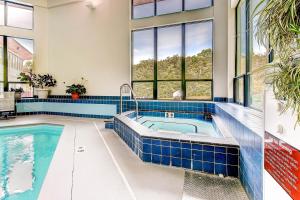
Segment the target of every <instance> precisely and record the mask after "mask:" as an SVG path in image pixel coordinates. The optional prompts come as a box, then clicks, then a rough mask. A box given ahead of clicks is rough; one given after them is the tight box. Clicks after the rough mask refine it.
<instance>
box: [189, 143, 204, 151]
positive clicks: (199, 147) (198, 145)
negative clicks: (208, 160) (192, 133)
mask: <svg viewBox="0 0 300 200" xmlns="http://www.w3.org/2000/svg"><path fill="white" fill-rule="evenodd" d="M192 148H193V149H195V150H202V149H203V145H200V144H192Z"/></svg>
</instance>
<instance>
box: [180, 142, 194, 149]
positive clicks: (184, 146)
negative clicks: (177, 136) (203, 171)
mask: <svg viewBox="0 0 300 200" xmlns="http://www.w3.org/2000/svg"><path fill="white" fill-rule="evenodd" d="M181 147H182V148H186V149H191V148H192V144H191V143H182V145H181Z"/></svg>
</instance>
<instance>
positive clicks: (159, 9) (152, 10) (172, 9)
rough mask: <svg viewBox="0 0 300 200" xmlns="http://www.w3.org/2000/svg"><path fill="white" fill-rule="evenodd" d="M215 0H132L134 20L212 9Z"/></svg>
mask: <svg viewBox="0 0 300 200" xmlns="http://www.w3.org/2000/svg"><path fill="white" fill-rule="evenodd" d="M212 5H213V0H132V18H133V19H139V18H144V17H152V16H156V15H165V14H170V13H176V12H181V11H184V10H195V9H201V8H207V7H211V6H212Z"/></svg>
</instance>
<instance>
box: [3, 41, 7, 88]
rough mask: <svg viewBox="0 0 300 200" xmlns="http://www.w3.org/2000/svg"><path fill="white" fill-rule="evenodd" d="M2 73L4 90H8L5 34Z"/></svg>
mask: <svg viewBox="0 0 300 200" xmlns="http://www.w3.org/2000/svg"><path fill="white" fill-rule="evenodd" d="M3 75H4V77H3V78H4V79H3V81H4V85H3V86H4V87H3V88H4V91H5V92H7V91H8V47H7V36H3Z"/></svg>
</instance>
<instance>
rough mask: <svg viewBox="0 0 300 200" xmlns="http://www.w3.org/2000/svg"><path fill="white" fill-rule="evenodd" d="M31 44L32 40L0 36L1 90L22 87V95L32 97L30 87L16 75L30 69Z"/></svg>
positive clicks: (31, 57)
mask: <svg viewBox="0 0 300 200" xmlns="http://www.w3.org/2000/svg"><path fill="white" fill-rule="evenodd" d="M33 46H34V45H33V40H29V39H23V38H15V37H7V36H1V37H0V50H1V55H0V83H1V85H0V89H2V91H3V90H4V91H8V90H10V89H11V88H20V87H22V88H23V89H24V93H23V94H22V95H23V97H32V95H33V91H32V88H31V87H29V84H28V83H24V82H20V81H19V80H18V76H19V74H20V73H21V72H28V71H29V70H31V69H32V66H33Z"/></svg>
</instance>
